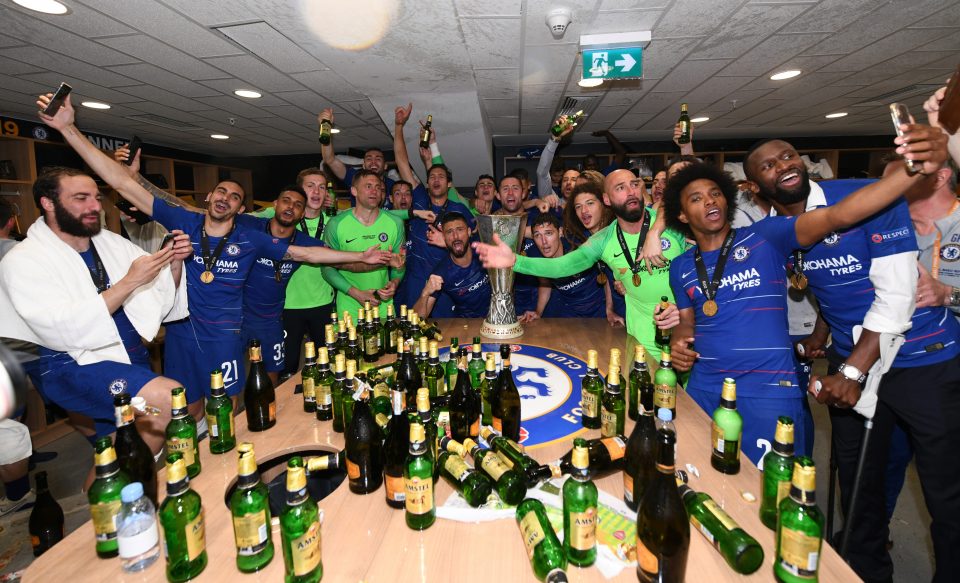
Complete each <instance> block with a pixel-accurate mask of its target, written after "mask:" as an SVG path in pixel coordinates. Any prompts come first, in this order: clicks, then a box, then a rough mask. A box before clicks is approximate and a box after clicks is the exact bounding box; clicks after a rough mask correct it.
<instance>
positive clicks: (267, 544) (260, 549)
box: [230, 443, 273, 573]
mask: <svg viewBox="0 0 960 583" xmlns="http://www.w3.org/2000/svg"><path fill="white" fill-rule="evenodd" d="M237 456H238V458H237V488H236V490H234V491H233V494H231V495H230V514H231V516H232V517H233V541H234V543H235V544H236V547H237V569H240V572H241V573H255V572H257V571H259V570H260V569H263V568H264V567H266V566H267V565H269V564H270V561H272V560H273V540H272V539H271V538H270V490H269V489H268V488H267V485H266V484H264V483H263V482H261V481H260V471H259V470H258V469H257V458H256V456H255V455H254V453H253V444H252V443H241V444H240V445H239V446H238V447H237Z"/></svg>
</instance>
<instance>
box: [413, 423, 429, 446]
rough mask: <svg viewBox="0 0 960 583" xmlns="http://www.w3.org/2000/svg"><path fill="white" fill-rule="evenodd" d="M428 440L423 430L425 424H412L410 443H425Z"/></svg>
mask: <svg viewBox="0 0 960 583" xmlns="http://www.w3.org/2000/svg"><path fill="white" fill-rule="evenodd" d="M426 440H427V434H426V432H425V431H424V430H423V425H421V424H419V423H411V424H410V443H423V442H424V441H426Z"/></svg>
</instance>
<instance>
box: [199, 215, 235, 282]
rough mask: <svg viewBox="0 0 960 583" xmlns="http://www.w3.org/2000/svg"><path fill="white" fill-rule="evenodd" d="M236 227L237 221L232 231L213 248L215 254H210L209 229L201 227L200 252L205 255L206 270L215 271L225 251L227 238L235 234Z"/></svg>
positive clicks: (231, 228)
mask: <svg viewBox="0 0 960 583" xmlns="http://www.w3.org/2000/svg"><path fill="white" fill-rule="evenodd" d="M234 227H236V223H234V224H233V225H232V226H231V227H230V232H229V233H227V234H226V235H225V236H224V237H223V238H221V239H220V242H219V243H217V248H216V249H214V250H213V255H210V239H208V238H207V229H206V228H205V227H200V253H201V254H202V256H203V267H204V270H205V271H210V272H212V271H213V266H214V265H215V264H216V263H217V259H219V258H220V254H221V253H223V247H224V245H226V244H227V239H229V238H230V235H232V234H233V229H234Z"/></svg>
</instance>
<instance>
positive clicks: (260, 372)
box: [243, 338, 277, 431]
mask: <svg viewBox="0 0 960 583" xmlns="http://www.w3.org/2000/svg"><path fill="white" fill-rule="evenodd" d="M249 357H250V371H249V372H248V373H247V384H246V385H245V386H244V387H243V405H244V407H246V408H247V429H249V430H250V431H266V430H267V429H270V428H271V427H273V426H274V425H276V424H277V394H276V392H275V391H274V390H273V381H271V380H270V377H269V376H268V375H267V369H266V368H265V367H264V365H263V357H262V354H261V352H260V341H259V340H257V339H256V338H254V339H253V340H251V341H250V350H249Z"/></svg>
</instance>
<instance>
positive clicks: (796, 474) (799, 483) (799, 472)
mask: <svg viewBox="0 0 960 583" xmlns="http://www.w3.org/2000/svg"><path fill="white" fill-rule="evenodd" d="M792 482H793V485H794V487H796V488H797V489H798V490H801V491H804V492H813V491H814V490H816V489H817V469H816V467H815V466H814V463H813V460H812V459H810V458H809V457H807V456H805V455H802V456H800V457H798V458H797V459H796V461H794V462H793V479H792Z"/></svg>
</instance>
